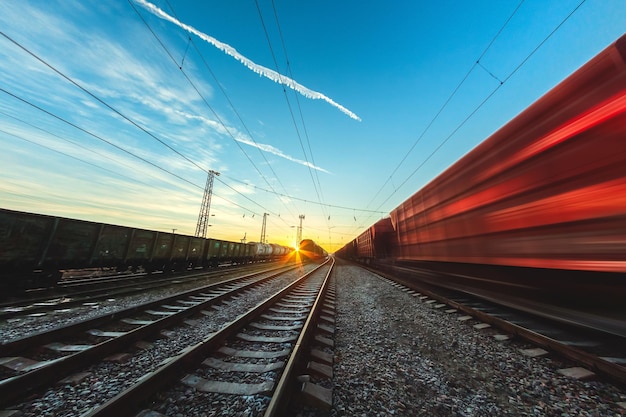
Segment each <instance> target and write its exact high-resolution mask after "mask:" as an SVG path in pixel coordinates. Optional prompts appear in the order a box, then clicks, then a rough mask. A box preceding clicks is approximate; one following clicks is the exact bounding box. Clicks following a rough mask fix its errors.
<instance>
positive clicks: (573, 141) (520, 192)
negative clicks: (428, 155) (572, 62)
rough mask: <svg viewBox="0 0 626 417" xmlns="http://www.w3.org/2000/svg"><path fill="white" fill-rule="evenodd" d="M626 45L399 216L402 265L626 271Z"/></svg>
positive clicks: (501, 133)
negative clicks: (411, 262) (431, 263)
mask: <svg viewBox="0 0 626 417" xmlns="http://www.w3.org/2000/svg"><path fill="white" fill-rule="evenodd" d="M625 61H626V36H623V37H622V38H620V39H619V40H618V41H617V42H615V43H614V44H612V45H611V46H609V47H608V48H606V49H605V50H604V51H603V52H601V53H600V54H599V55H597V56H596V57H595V58H593V59H592V60H591V61H590V62H588V63H587V64H585V65H584V66H583V67H582V68H580V69H579V70H578V71H576V72H575V73H574V74H572V75H571V76H570V77H568V78H567V79H565V80H564V81H563V82H561V83H560V84H559V85H558V86H556V87H555V88H554V89H553V90H551V91H550V92H548V93H547V94H546V95H545V96H544V97H542V98H541V99H539V100H538V101H537V102H536V103H534V104H533V105H531V106H530V107H529V108H528V109H526V110H525V111H524V112H523V113H521V114H520V115H519V116H517V117H516V118H514V119H513V120H512V121H510V122H509V123H507V124H506V125H505V126H504V127H502V128H501V129H500V130H498V131H497V132H496V133H495V134H493V135H492V136H491V137H489V138H488V139H487V140H486V141H484V142H483V143H482V144H480V145H479V146H478V147H476V148H475V149H474V150H472V151H471V152H470V153H469V154H467V155H466V156H465V157H463V158H462V159H461V160H459V161H458V162H457V163H456V164H454V165H453V166H452V167H450V168H449V169H448V170H446V171H445V172H444V173H442V174H441V175H440V176H439V177H437V178H436V179H435V180H433V181H432V182H431V183H429V184H428V185H427V186H426V187H424V188H423V189H422V190H420V191H419V192H417V193H416V194H414V195H413V196H412V197H411V198H409V199H408V200H407V201H405V202H404V203H402V204H401V205H400V206H399V207H397V208H396V209H395V210H393V211H392V212H391V220H392V223H393V226H394V228H395V229H396V232H397V236H398V242H397V248H396V249H397V253H395V254H394V255H396V257H397V259H399V260H408V261H436V262H451V263H465V264H467V263H469V264H482V265H503V266H517V267H533V268H549V269H561V270H582V271H604V272H626V63H625Z"/></svg>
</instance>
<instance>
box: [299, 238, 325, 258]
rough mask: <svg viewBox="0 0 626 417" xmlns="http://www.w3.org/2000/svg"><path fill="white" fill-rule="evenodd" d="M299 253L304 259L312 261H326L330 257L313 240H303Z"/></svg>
mask: <svg viewBox="0 0 626 417" xmlns="http://www.w3.org/2000/svg"><path fill="white" fill-rule="evenodd" d="M298 253H299V254H300V257H301V258H302V259H304V260H311V261H316V260H320V259H326V257H327V256H328V252H326V250H324V248H322V247H321V246H320V245H318V244H317V243H315V242H314V241H312V240H311V239H302V241H300V245H299V246H298Z"/></svg>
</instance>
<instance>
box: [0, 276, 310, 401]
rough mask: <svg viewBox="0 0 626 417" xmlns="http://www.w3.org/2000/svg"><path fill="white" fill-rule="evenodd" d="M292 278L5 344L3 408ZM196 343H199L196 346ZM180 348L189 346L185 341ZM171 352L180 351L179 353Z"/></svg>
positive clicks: (212, 292)
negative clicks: (64, 378) (229, 304)
mask: <svg viewBox="0 0 626 417" xmlns="http://www.w3.org/2000/svg"><path fill="white" fill-rule="evenodd" d="M295 268H297V267H293V268H292V269H295ZM305 268H308V267H305ZM294 273H295V272H294V271H291V272H289V273H286V272H285V271H282V272H281V273H273V274H270V275H268V274H264V275H262V276H256V275H255V276H245V277H240V278H235V279H231V280H229V281H225V282H222V283H219V284H213V285H209V286H206V287H204V288H200V289H195V290H191V291H187V292H185V293H181V294H177V295H176V296H173V297H168V298H164V299H160V300H157V301H154V302H150V303H145V304H143V305H140V306H135V307H133V308H130V309H126V310H120V311H116V312H114V313H111V314H107V315H105V316H101V317H98V318H95V319H91V320H84V321H82V322H79V323H76V324H73V325H68V326H65V327H62V328H57V329H54V330H51V331H44V332H41V333H38V334H35V335H32V336H29V337H25V338H22V339H18V340H14V341H11V342H7V343H3V344H2V345H0V365H2V370H3V371H2V374H3V377H4V379H2V380H1V381H0V405H3V406H8V405H10V404H13V405H14V406H17V405H19V403H18V401H19V400H20V399H23V398H25V397H26V396H27V395H31V394H34V395H35V396H36V395H37V394H36V393H35V391H36V390H38V391H39V392H41V391H42V390H43V388H46V387H49V386H50V385H51V384H54V383H57V382H58V381H59V380H62V378H63V377H66V376H68V377H69V378H68V379H67V380H65V382H63V383H67V384H72V383H73V382H71V381H76V378H78V380H80V378H81V374H80V373H79V374H73V375H72V373H73V372H77V371H79V370H81V369H85V368H88V367H90V366H91V367H93V364H94V363H97V362H99V361H102V360H105V361H113V362H120V363H121V362H124V361H125V360H128V356H132V355H133V353H130V351H135V352H136V354H138V355H141V354H142V353H141V352H139V353H137V352H138V351H141V350H142V349H144V350H149V347H148V348H146V347H145V346H146V345H148V346H149V343H145V341H146V340H150V339H151V338H159V337H164V338H165V339H167V338H168V337H169V338H172V339H173V338H175V337H176V336H181V335H183V336H187V335H186V333H192V331H187V329H185V328H184V326H192V327H193V326H194V325H195V323H196V322H199V321H201V320H202V319H203V318H204V317H207V316H209V317H211V316H214V315H217V316H219V315H220V311H219V310H220V307H219V306H218V305H219V304H220V303H233V305H235V309H237V308H245V306H246V305H247V304H249V303H250V302H253V301H254V300H255V299H258V298H259V297H261V298H263V296H264V294H265V293H267V292H268V291H274V290H273V288H277V287H278V288H282V287H284V285H286V284H287V283H290V282H292V281H293V280H294ZM248 298H249V299H250V300H247V299H248ZM222 305H228V304H222ZM231 314H232V313H231ZM230 319H232V317H226V318H222V323H223V322H224V321H229V320H230ZM217 321H218V322H219V320H217ZM219 325H220V323H214V324H213V331H217V330H218V328H219ZM181 330H182V331H181ZM178 333H180V334H178ZM198 339H199V338H198V337H196V340H195V341H197V340H198ZM190 340H191V339H190ZM180 343H181V344H182V345H183V346H184V347H186V346H187V345H184V343H186V341H185V340H183V341H181V342H180ZM192 344H193V342H192ZM142 346H144V347H142ZM179 346H180V344H179ZM172 349H178V350H179V348H178V347H174V348H172ZM88 373H89V372H85V373H83V374H88ZM68 381H70V382H68ZM18 408H19V407H18Z"/></svg>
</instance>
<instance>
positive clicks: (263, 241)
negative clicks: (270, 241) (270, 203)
mask: <svg viewBox="0 0 626 417" xmlns="http://www.w3.org/2000/svg"><path fill="white" fill-rule="evenodd" d="M267 216H269V213H263V226H261V243H267V240H266V239H265V228H266V225H267Z"/></svg>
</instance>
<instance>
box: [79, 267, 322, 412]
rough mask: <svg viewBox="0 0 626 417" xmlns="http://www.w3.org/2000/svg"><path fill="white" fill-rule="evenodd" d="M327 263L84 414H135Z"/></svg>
mask: <svg viewBox="0 0 626 417" xmlns="http://www.w3.org/2000/svg"><path fill="white" fill-rule="evenodd" d="M326 263H327V262H325V263H323V264H321V265H319V266H318V267H317V268H315V269H314V270H312V271H310V272H308V273H306V274H305V275H303V276H302V277H301V278H299V279H298V280H296V281H294V282H293V283H291V284H289V285H288V286H287V287H285V288H284V289H282V290H280V291H279V292H277V293H276V294H274V295H272V296H270V297H268V298H267V299H266V300H265V301H262V302H261V303H260V304H259V305H257V306H256V307H254V308H252V309H250V310H249V311H248V312H246V313H243V314H242V315H240V316H239V317H238V318H237V319H235V320H234V321H232V322H231V323H230V324H228V325H227V326H225V327H223V328H222V329H220V330H219V331H217V332H216V333H213V334H212V335H211V336H209V337H207V338H206V339H205V340H203V341H202V342H199V343H197V344H196V345H193V346H189V347H188V348H186V349H184V350H183V351H181V353H179V354H178V355H176V356H174V357H171V358H169V359H168V360H166V361H165V362H163V364H162V365H161V366H160V367H159V368H158V369H156V370H154V371H152V372H150V373H148V374H146V375H144V376H143V377H142V378H140V379H139V380H138V381H137V382H136V383H135V384H133V385H132V386H131V387H130V388H128V389H126V390H125V391H123V392H121V393H119V394H118V395H117V396H115V397H113V398H111V399H110V400H108V401H107V402H105V403H104V404H102V405H100V406H98V407H95V408H93V409H92V410H90V411H88V412H87V413H85V414H83V415H82V417H108V416H112V415H115V416H120V417H123V416H131V415H135V414H136V409H135V408H136V407H137V405H138V404H140V403H142V402H143V401H145V400H147V399H148V398H149V397H150V396H151V395H152V394H153V393H154V392H156V391H157V390H159V389H161V388H163V387H165V386H167V385H170V384H172V383H173V382H174V381H175V380H177V379H178V377H179V376H180V375H181V374H183V373H184V372H185V369H186V368H188V367H189V366H192V365H193V364H196V363H197V362H199V360H200V359H201V358H203V357H205V356H207V355H208V353H209V352H211V351H214V350H216V349H218V348H219V347H220V346H221V345H222V344H223V343H224V341H225V340H226V339H228V338H229V337H231V336H233V335H235V334H236V333H237V332H239V331H240V330H241V329H242V328H243V327H245V326H246V325H247V324H248V323H249V322H250V321H252V320H253V319H255V318H256V317H258V316H259V315H260V314H261V313H262V312H264V311H265V310H266V309H267V308H268V307H269V306H271V305H273V304H274V303H276V302H277V301H278V300H280V299H281V298H282V297H284V296H285V295H286V294H288V293H289V292H291V291H292V290H293V289H294V288H295V287H297V286H298V285H300V284H301V283H302V282H304V281H305V280H307V279H308V278H309V277H310V276H311V275H313V274H314V273H315V272H317V271H318V270H319V269H320V268H322V267H323V266H325V265H326Z"/></svg>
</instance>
